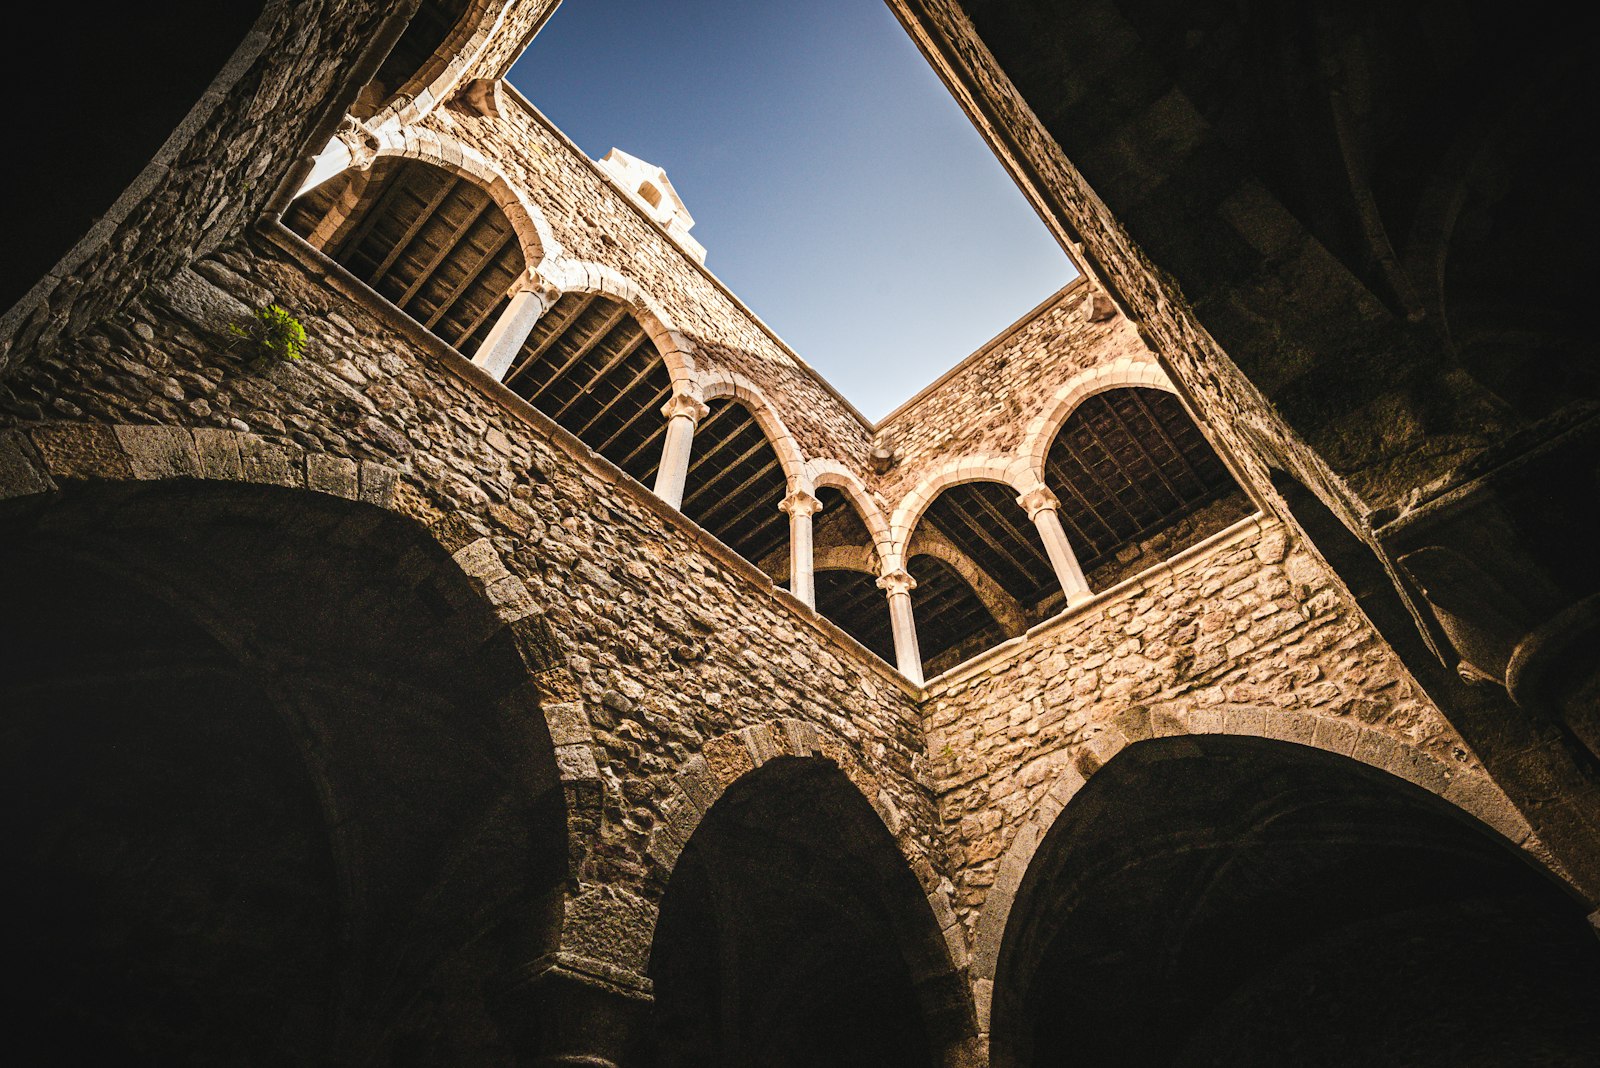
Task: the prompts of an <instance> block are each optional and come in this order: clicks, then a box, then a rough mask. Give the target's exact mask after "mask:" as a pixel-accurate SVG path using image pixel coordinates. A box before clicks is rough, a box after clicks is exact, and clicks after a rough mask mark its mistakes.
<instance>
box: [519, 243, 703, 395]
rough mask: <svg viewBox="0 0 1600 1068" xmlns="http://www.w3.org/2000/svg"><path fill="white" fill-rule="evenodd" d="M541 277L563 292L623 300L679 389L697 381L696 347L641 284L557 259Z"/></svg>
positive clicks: (600, 267)
mask: <svg viewBox="0 0 1600 1068" xmlns="http://www.w3.org/2000/svg"><path fill="white" fill-rule="evenodd" d="M539 277H540V278H541V279H543V280H544V281H545V282H547V283H548V284H549V285H552V286H554V287H555V288H556V289H558V290H560V291H561V292H562V293H595V294H599V295H602V296H607V297H610V298H612V299H613V300H617V301H620V302H621V303H623V304H624V305H626V306H627V308H628V310H629V312H630V313H631V314H632V315H633V317H634V318H635V319H637V320H639V323H640V325H642V326H643V327H644V329H645V332H646V333H647V334H649V335H650V343H651V344H653V345H654V346H655V347H656V351H658V352H659V353H660V354H661V359H662V360H663V361H664V362H665V363H666V365H667V372H668V374H670V375H671V376H672V384H673V387H674V388H675V389H682V388H683V387H685V386H687V385H689V384H690V383H692V382H693V381H694V380H695V346H694V342H692V341H690V340H689V339H688V338H687V337H685V336H684V335H683V334H682V332H680V331H679V330H678V328H677V326H676V325H675V324H674V323H673V321H672V316H671V315H670V314H669V313H668V312H667V310H666V309H665V308H663V307H662V306H661V304H660V303H659V302H658V301H657V300H656V299H655V298H654V297H652V296H650V294H649V293H646V292H645V291H644V289H643V287H641V286H640V285H639V284H638V283H636V282H635V281H634V280H633V279H631V278H629V277H628V276H626V275H624V274H623V273H622V272H621V271H619V270H617V269H616V268H615V267H610V266H607V265H606V264H603V263H592V262H590V261H588V260H575V259H570V258H567V257H565V256H555V257H553V258H551V259H549V260H547V261H546V262H544V263H541V264H540V265H539Z"/></svg>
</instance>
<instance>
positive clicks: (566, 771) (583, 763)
mask: <svg viewBox="0 0 1600 1068" xmlns="http://www.w3.org/2000/svg"><path fill="white" fill-rule="evenodd" d="M556 774H557V775H559V776H561V778H563V779H597V778H599V777H600V768H599V766H598V765H596V764H595V762H594V754H593V753H591V752H590V751H589V747H588V746H587V745H558V746H556Z"/></svg>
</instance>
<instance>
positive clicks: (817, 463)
mask: <svg viewBox="0 0 1600 1068" xmlns="http://www.w3.org/2000/svg"><path fill="white" fill-rule="evenodd" d="M804 470H805V475H804V482H805V484H806V486H808V488H809V491H810V492H812V493H815V492H816V491H817V490H820V489H824V488H826V487H828V486H832V487H834V488H836V489H838V490H840V491H841V492H843V493H844V495H845V496H846V497H847V498H848V499H849V500H850V503H851V504H853V505H855V508H856V514H857V515H859V516H860V517H861V522H862V523H863V524H865V525H866V528H867V533H868V534H869V535H871V537H872V544H873V547H874V548H875V549H877V551H878V557H879V559H882V558H883V557H885V556H887V555H888V554H889V553H891V552H893V551H894V550H893V544H892V540H891V538H890V537H889V522H888V520H887V519H885V518H884V515H883V506H882V505H880V504H879V503H878V499H877V498H876V497H874V496H873V495H872V494H871V493H870V492H869V491H868V490H867V487H866V483H864V482H862V481H861V477H860V476H859V475H857V474H856V473H855V472H854V471H852V470H850V469H849V468H848V467H846V466H845V465H844V464H842V463H840V462H839V461H838V460H830V459H826V458H821V457H813V458H812V459H810V460H807V461H806V462H805V469H804Z"/></svg>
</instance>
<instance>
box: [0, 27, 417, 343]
mask: <svg viewBox="0 0 1600 1068" xmlns="http://www.w3.org/2000/svg"><path fill="white" fill-rule="evenodd" d="M395 16H396V12H393V11H391V10H390V6H389V5H384V4H380V3H377V2H375V0H300V2H285V0H280V2H274V3H269V4H267V5H266V6H265V10H264V11H263V13H262V15H261V18H260V19H259V20H258V21H257V23H256V26H255V28H254V29H253V30H252V31H251V33H250V34H249V35H248V36H246V38H245V39H244V40H243V41H242V42H240V46H239V49H238V51H237V52H236V53H235V54H234V56H233V58H232V59H231V60H230V61H229V63H228V64H227V66H226V67H225V68H224V69H223V70H222V71H221V72H219V74H218V76H217V79H216V81H215V82H213V83H212V85H211V87H210V88H209V89H208V90H207V92H206V93H205V95H204V96H203V97H202V98H201V99H200V100H199V101H197V102H196V103H195V106H194V108H193V109H192V110H191V111H190V112H189V114H188V116H187V117H186V118H185V119H184V121H183V123H182V124H181V125H180V126H179V128H178V129H177V130H175V131H174V132H173V135H172V137H171V138H170V139H169V140H168V142H167V144H166V145H164V146H163V148H162V150H161V152H160V153H159V154H158V156H157V157H156V159H155V160H153V161H152V162H151V164H150V165H149V166H148V167H146V168H145V170H144V171H143V172H142V173H141V174H140V175H139V177H138V178H136V179H135V180H134V182H133V184H132V185H131V186H130V187H129V188H128V190H127V191H126V192H125V193H124V194H123V196H122V197H121V198H120V199H119V200H118V202H117V203H116V205H114V206H113V207H112V208H111V210H110V211H108V212H107V213H106V214H105V215H104V216H103V217H102V218H101V219H100V220H99V222H98V223H97V224H96V225H95V226H94V227H93V228H92V229H91V231H90V232H89V233H88V234H86V235H85V236H84V238H83V240H82V241H81V242H80V243H79V244H78V245H77V246H76V247H74V248H73V249H72V251H70V252H69V253H68V254H67V256H66V257H65V258H64V259H63V261H62V263H61V264H60V265H59V266H58V268H57V269H56V271H53V272H52V273H51V275H49V276H47V277H46V278H45V279H44V280H42V286H41V287H40V288H36V289H35V290H34V291H33V292H32V293H31V294H30V295H29V297H27V298H24V299H23V300H22V301H20V302H19V303H18V304H17V305H16V306H15V307H14V308H12V309H11V310H10V311H8V312H6V314H5V318H4V320H3V321H0V369H3V368H5V366H6V365H7V364H8V363H10V362H11V361H13V360H17V359H27V358H28V357H29V356H31V354H33V353H34V352H38V351H44V350H47V349H49V348H50V347H52V346H53V345H55V344H56V343H57V341H58V340H59V339H61V338H63V337H72V336H74V335H76V334H78V333H80V332H82V331H84V330H86V329H88V328H89V327H90V326H92V325H93V324H94V323H95V322H96V321H97V320H99V319H100V318H101V317H103V316H105V315H107V314H111V313H113V312H115V311H116V310H117V309H118V308H119V307H121V305H122V304H123V303H124V302H125V301H126V300H128V299H129V297H130V296H132V295H133V294H136V293H138V292H140V291H141V290H142V289H143V288H144V287H145V286H146V285H148V284H150V283H151V282H153V281H156V280H160V279H163V278H166V277H168V276H170V275H171V273H172V272H173V271H175V270H176V269H178V268H179V267H181V266H182V265H183V264H185V263H186V262H188V261H189V260H190V259H191V258H193V257H195V256H198V255H200V254H202V253H203V252H204V251H206V250H209V249H215V248H217V247H220V246H221V245H222V244H223V243H225V242H226V241H228V240H229V239H230V238H232V237H233V236H234V235H235V234H237V232H238V231H239V229H240V227H242V226H244V225H246V224H248V223H250V222H253V221H254V220H255V219H257V218H259V217H260V215H261V213H262V212H263V210H264V209H265V208H266V206H267V204H268V203H269V202H270V200H271V198H272V197H273V196H274V195H275V193H276V191H277V189H278V187H279V185H280V184H281V183H282V182H283V181H285V180H286V179H287V178H288V177H289V176H290V172H292V171H294V170H295V169H296V167H297V166H298V165H299V163H300V162H301V160H302V159H304V158H305V157H307V156H309V155H310V154H311V153H313V152H315V151H317V150H319V149H320V148H321V143H320V142H321V141H325V140H326V139H327V137H328V136H329V135H330V134H331V133H332V129H333V124H334V123H335V122H336V121H337V119H338V111H337V110H336V109H335V108H334V105H335V104H336V103H337V102H338V100H339V99H341V98H348V97H352V96H353V95H354V93H355V91H356V89H357V88H359V87H358V86H354V85H350V84H348V79H349V74H350V71H351V69H352V68H354V67H356V66H357V65H358V64H359V62H360V60H361V58H362V56H363V54H364V53H365V51H366V50H367V49H368V48H369V47H370V46H372V45H373V44H374V43H375V42H376V41H377V40H378V38H379V37H380V36H382V35H383V34H384V33H385V32H389V31H391V30H392V32H396V33H398V30H399V28H400V25H403V20H404V18H406V17H409V12H404V11H402V12H400V13H399V18H400V19H401V20H402V21H401V22H400V23H398V24H397V23H394V22H392V19H393V18H394V17H395ZM106 106H107V107H113V106H116V103H115V102H113V101H107V102H106ZM35 165H43V161H35Z"/></svg>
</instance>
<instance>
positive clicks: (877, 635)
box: [816, 571, 894, 664]
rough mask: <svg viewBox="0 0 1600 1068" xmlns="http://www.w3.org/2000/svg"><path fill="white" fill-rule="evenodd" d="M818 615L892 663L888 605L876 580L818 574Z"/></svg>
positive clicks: (859, 575) (860, 575)
mask: <svg viewBox="0 0 1600 1068" xmlns="http://www.w3.org/2000/svg"><path fill="white" fill-rule="evenodd" d="M816 582H817V611H818V612H819V613H820V614H821V615H823V616H824V617H826V618H827V619H829V620H831V621H832V622H833V623H835V624H836V625H837V626H838V627H839V629H840V630H842V631H844V632H845V633H846V634H848V635H850V637H852V638H854V639H855V640H856V641H858V642H860V643H861V644H862V645H864V646H866V647H867V648H868V649H871V650H872V651H873V652H874V653H877V654H878V656H879V658H881V659H883V660H885V661H887V662H888V663H890V664H892V663H894V634H893V632H892V631H891V630H890V628H889V602H888V600H887V599H886V598H885V596H884V592H883V591H882V590H880V589H878V579H877V576H875V575H868V574H866V573H865V572H862V571H818V572H817V575H816Z"/></svg>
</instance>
